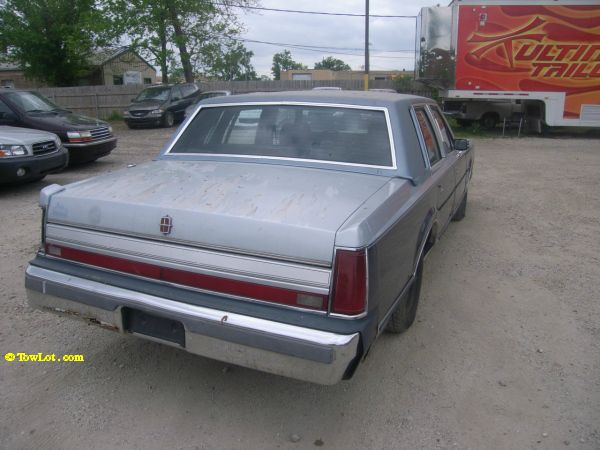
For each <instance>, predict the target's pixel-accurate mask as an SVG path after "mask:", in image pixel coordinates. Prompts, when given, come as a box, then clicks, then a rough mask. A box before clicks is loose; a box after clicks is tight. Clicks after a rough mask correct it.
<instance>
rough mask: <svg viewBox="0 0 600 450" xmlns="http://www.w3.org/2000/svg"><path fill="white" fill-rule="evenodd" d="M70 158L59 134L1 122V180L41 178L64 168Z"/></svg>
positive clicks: (4, 181) (2, 181)
mask: <svg viewBox="0 0 600 450" xmlns="http://www.w3.org/2000/svg"><path fill="white" fill-rule="evenodd" d="M68 161H69V154H68V153H67V150H66V149H65V148H64V147H63V146H62V143H61V142H60V138H59V137H58V136H57V135H55V134H52V133H47V132H45V131H38V130H31V129H27V128H17V127H6V126H0V184H7V183H22V182H27V181H37V180H41V179H42V178H44V177H45V176H46V175H47V174H49V173H52V172H57V171H59V170H61V169H63V168H65V167H66V165H67V163H68Z"/></svg>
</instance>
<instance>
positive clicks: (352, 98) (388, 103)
mask: <svg viewBox="0 0 600 450" xmlns="http://www.w3.org/2000/svg"><path fill="white" fill-rule="evenodd" d="M232 102H235V103H263V102H275V103H278V102H299V103H303V102H307V103H331V104H338V105H340V104H343V105H356V106H378V107H387V108H397V107H399V106H401V105H402V104H407V105H410V104H413V103H435V102H434V101H433V100H431V99H429V98H426V97H418V96H416V95H406V94H392V93H389V92H373V91H334V90H317V91H313V90H310V91H282V92H254V93H251V94H237V95H236V96H235V100H234V99H231V98H230V97H213V98H210V99H206V100H204V103H203V104H205V105H209V104H218V103H232Z"/></svg>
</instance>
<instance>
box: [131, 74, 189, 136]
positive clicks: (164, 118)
mask: <svg viewBox="0 0 600 450" xmlns="http://www.w3.org/2000/svg"><path fill="white" fill-rule="evenodd" d="M199 93H200V91H199V90H198V87H197V86H196V85H195V84H192V83H187V84H162V85H158V86H152V87H148V88H146V89H144V90H143V91H142V92H140V93H139V95H138V96H137V97H136V98H134V99H133V100H132V103H131V105H129V107H128V108H127V110H126V111H123V117H124V119H125V123H126V124H127V126H128V127H129V128H135V127H138V126H159V125H162V126H164V127H172V126H173V124H174V123H175V121H180V120H183V118H184V117H185V109H186V108H187V107H188V106H190V105H191V104H192V103H193V102H194V100H195V99H196V96H197V95H198V94H199Z"/></svg>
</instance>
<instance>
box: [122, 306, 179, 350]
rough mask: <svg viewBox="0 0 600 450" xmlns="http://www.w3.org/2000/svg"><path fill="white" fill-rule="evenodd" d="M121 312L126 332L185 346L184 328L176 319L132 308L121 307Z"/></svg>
mask: <svg viewBox="0 0 600 450" xmlns="http://www.w3.org/2000/svg"><path fill="white" fill-rule="evenodd" d="M122 314H123V328H124V329H125V331H127V332H128V333H133V334H140V335H143V336H148V337H151V338H154V339H159V340H161V341H166V342H171V343H173V344H177V345H180V346H181V347H183V348H185V329H184V328H183V324H182V323H181V322H179V321H178V320H174V319H170V318H168V317H161V316H157V315H155V314H151V313H148V312H146V311H141V310H139V309H134V308H123V310H122Z"/></svg>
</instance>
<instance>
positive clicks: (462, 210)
mask: <svg viewBox="0 0 600 450" xmlns="http://www.w3.org/2000/svg"><path fill="white" fill-rule="evenodd" d="M466 215H467V193H466V192H465V196H464V197H463V199H462V202H460V205H459V206H458V209H457V210H456V211H455V212H454V215H453V216H452V221H453V222H460V221H461V220H463V219H464V218H465V216H466Z"/></svg>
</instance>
